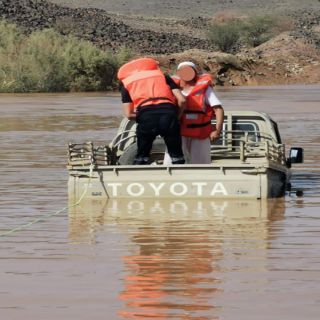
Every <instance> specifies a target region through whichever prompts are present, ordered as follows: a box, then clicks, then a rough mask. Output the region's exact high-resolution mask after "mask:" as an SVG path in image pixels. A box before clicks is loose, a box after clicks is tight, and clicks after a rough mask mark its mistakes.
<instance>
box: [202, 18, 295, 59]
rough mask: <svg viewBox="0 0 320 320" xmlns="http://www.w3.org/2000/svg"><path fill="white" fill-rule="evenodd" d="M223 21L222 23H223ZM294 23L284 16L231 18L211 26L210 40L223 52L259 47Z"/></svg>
mask: <svg viewBox="0 0 320 320" xmlns="http://www.w3.org/2000/svg"><path fill="white" fill-rule="evenodd" d="M221 21H222V22H221ZM292 25H293V24H292V22H291V21H290V20H289V19H288V18H285V17H282V16H250V17H247V18H245V19H243V18H242V19H239V18H236V17H231V16H230V17H229V18H228V19H222V20H221V19H220V20H216V21H215V22H214V23H212V24H211V26H210V28H209V32H208V39H209V40H210V41H211V42H212V43H213V44H214V45H216V46H217V47H218V48H219V49H220V50H221V51H223V52H229V53H230V52H234V51H237V49H239V48H240V47H241V46H243V45H246V46H250V47H257V46H259V45H260V44H262V43H264V42H266V41H268V40H269V39H271V38H272V37H274V36H276V35H278V34H280V33H281V32H283V31H288V30H290V29H292Z"/></svg>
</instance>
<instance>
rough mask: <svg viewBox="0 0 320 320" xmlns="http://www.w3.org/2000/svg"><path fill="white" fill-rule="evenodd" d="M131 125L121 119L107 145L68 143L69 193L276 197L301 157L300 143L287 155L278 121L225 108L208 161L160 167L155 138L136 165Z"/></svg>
mask: <svg viewBox="0 0 320 320" xmlns="http://www.w3.org/2000/svg"><path fill="white" fill-rule="evenodd" d="M135 129H136V124H135V122H133V121H129V120H126V119H124V120H123V121H122V122H121V124H120V127H119V129H118V133H117V135H116V137H115V138H114V140H113V141H112V142H111V143H110V144H109V145H108V146H94V145H93V143H91V142H87V143H80V144H77V143H70V144H69V163H68V169H69V184H68V187H69V197H70V198H73V199H79V198H80V197H81V198H83V197H86V198H96V199H100V198H127V197H133V198H139V197H144V198H150V197H151V198H153V197H156V198H158V197H175V198H190V197H197V198H198V197H201V198H208V197H209V198H254V199H261V198H272V197H279V196H281V195H283V193H284V192H285V190H286V186H287V185H288V184H289V183H290V176H291V171H290V167H291V164H292V163H301V162H303V150H302V148H291V150H290V153H289V157H286V152H285V146H284V144H283V143H282V140H281V137H280V133H279V130H278V127H277V124H276V122H275V121H273V120H272V119H271V118H270V117H269V116H268V115H267V114H265V113H259V112H253V111H234V112H226V114H225V120H224V127H223V132H222V135H221V138H220V139H219V140H218V141H217V142H216V143H214V144H213V145H212V149H211V159H212V163H211V164H210V165H170V166H164V165H163V164H162V160H163V154H164V143H163V141H162V140H161V139H157V140H156V141H155V143H154V147H153V151H152V154H151V163H150V165H145V166H134V165H132V162H133V158H134V156H135V152H136V136H135V131H136V130H135Z"/></svg>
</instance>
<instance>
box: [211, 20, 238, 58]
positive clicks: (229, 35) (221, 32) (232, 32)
mask: <svg viewBox="0 0 320 320" xmlns="http://www.w3.org/2000/svg"><path fill="white" fill-rule="evenodd" d="M208 38H209V40H210V41H211V42H212V43H213V44H214V45H215V46H217V47H218V48H219V49H220V50H221V51H223V52H233V51H234V50H235V48H236V46H237V45H238V43H239V40H240V30H239V22H238V21H236V20H234V21H228V22H223V23H218V22H215V23H212V24H211V25H210V27H209V31H208Z"/></svg>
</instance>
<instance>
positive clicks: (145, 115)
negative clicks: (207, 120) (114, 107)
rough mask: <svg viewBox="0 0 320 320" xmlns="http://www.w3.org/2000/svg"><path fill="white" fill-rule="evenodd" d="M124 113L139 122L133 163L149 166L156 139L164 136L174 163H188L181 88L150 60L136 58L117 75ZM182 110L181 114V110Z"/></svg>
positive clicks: (183, 100) (156, 63)
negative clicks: (182, 129)
mask: <svg viewBox="0 0 320 320" xmlns="http://www.w3.org/2000/svg"><path fill="white" fill-rule="evenodd" d="M118 79H119V80H120V81H121V87H120V92H121V96H122V103H123V109H124V114H125V116H126V117H127V118H129V119H136V122H137V147H138V151H137V155H136V158H135V161H134V164H147V163H148V162H149V154H150V151H151V149H152V144H153V141H154V140H155V138H156V137H157V136H158V135H160V136H162V137H163V139H164V141H165V144H166V146H167V149H168V153H169V155H170V157H171V159H172V163H173V164H183V163H184V162H185V160H184V156H183V152H182V145H181V134H180V124H179V119H178V114H181V113H182V111H181V110H182V109H183V108H184V107H185V98H184V96H183V95H182V94H181V91H180V89H179V87H178V86H177V85H176V84H175V82H174V81H173V80H172V79H171V78H170V77H169V76H167V75H164V74H163V73H162V71H161V70H160V69H159V65H158V62H157V61H155V60H153V59H151V58H141V59H136V60H133V61H131V62H128V63H126V64H125V65H123V66H122V67H121V68H120V69H119V72H118ZM178 109H180V111H179V110H178Z"/></svg>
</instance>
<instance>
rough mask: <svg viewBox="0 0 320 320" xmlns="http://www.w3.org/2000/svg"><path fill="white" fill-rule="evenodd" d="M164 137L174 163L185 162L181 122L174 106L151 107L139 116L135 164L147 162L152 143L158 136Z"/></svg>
mask: <svg viewBox="0 0 320 320" xmlns="http://www.w3.org/2000/svg"><path fill="white" fill-rule="evenodd" d="M159 135H160V136H161V137H163V140H164V142H165V144H166V146H167V149H168V153H169V155H170V157H171V159H172V163H173V164H182V163H184V162H185V161H184V157H183V152H182V143H181V134H180V124H179V120H178V117H177V113H176V110H175V109H174V108H168V109H165V108H163V110H162V109H159V108H154V109H152V107H150V108H149V109H148V110H145V111H142V112H140V113H139V114H138V116H137V145H138V152H137V156H136V160H135V164H147V163H148V161H149V154H150V151H151V149H152V143H153V141H154V140H155V138H156V137H157V136H159Z"/></svg>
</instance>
